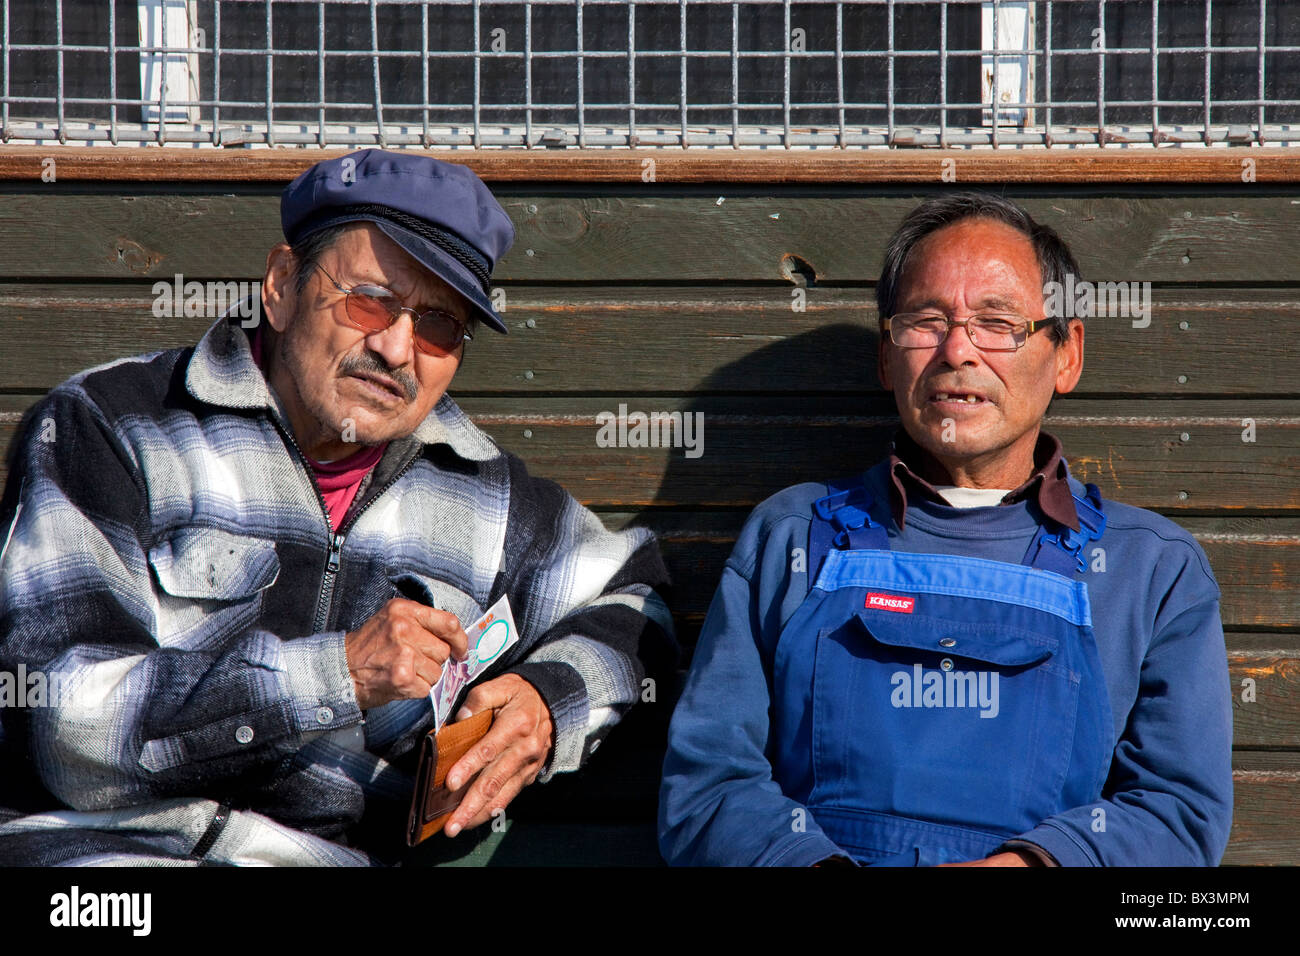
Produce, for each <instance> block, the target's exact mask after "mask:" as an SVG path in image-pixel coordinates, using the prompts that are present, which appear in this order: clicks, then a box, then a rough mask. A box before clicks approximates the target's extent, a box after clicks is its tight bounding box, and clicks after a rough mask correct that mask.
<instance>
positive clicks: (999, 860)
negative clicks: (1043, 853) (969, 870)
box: [938, 850, 1043, 866]
mask: <svg viewBox="0 0 1300 956" xmlns="http://www.w3.org/2000/svg"><path fill="white" fill-rule="evenodd" d="M1042 865H1043V861H1042V860H1040V859H1038V858H1037V857H1036V856H1034V855H1033V854H1032V853H1027V852H1025V851H1024V850H1011V851H1008V852H1006V853H994V854H993V855H992V856H986V857H985V858H984V859H982V860H966V861H965V862H962V863H939V864H938V866H1042Z"/></svg>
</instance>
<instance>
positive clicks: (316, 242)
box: [290, 222, 479, 336]
mask: <svg viewBox="0 0 1300 956" xmlns="http://www.w3.org/2000/svg"><path fill="white" fill-rule="evenodd" d="M351 225H354V223H351V222H341V223H339V224H338V225H337V226H326V227H325V228H324V229H317V230H316V231H315V232H310V233H308V234H307V235H306V236H304V237H302V238H301V239H299V240H298V243H297V244H296V245H294V246H291V247H290V248H291V249H292V251H293V257H294V259H296V260H297V262H298V266H297V270H298V271H297V272H296V273H295V275H294V291H295V292H296V293H297V294H298V295H299V296H301V295H302V294H303V291H304V290H305V289H306V288H307V283H308V282H309V281H311V274H312V273H313V272H315V271H316V263H318V262H319V261H320V257H321V256H322V255H324V253H325V251H326V250H327V249H329V248H330V247H331V246H332V245H334V243H336V242H338V239H339V236H341V235H343V233H344V231H345V230H346V229H347V228H348V226H351ZM478 327H479V319H478V315H477V314H476V313H475V312H473V311H472V310H471V311H470V312H469V315H468V316H467V317H466V322H465V328H466V329H467V330H468V331H469V334H470V335H471V336H474V335H477V334H478Z"/></svg>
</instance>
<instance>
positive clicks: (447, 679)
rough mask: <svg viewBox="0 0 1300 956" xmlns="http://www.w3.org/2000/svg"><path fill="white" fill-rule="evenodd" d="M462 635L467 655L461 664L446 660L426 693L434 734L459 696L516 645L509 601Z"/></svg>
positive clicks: (495, 606) (489, 611)
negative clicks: (466, 645) (431, 707)
mask: <svg viewBox="0 0 1300 956" xmlns="http://www.w3.org/2000/svg"><path fill="white" fill-rule="evenodd" d="M465 633H466V634H467V635H468V636H469V653H468V654H467V655H466V657H465V659H464V660H463V661H458V660H456V659H455V658H454V657H453V658H449V659H448V661H447V663H446V664H445V665H444V666H443V668H442V676H441V677H439V678H438V682H437V683H436V684H434V685H433V689H432V690H431V691H429V699H430V701H431V702H432V704H433V714H434V724H433V726H434V729H435V730H437V729H441V727H442V725H443V724H445V723H446V722H447V718H448V716H449V715H450V714H451V708H452V705H453V704H455V703H456V698H457V697H459V696H460V692H461V691H462V690H464V689H465V688H466V687H468V686H469V685H470V684H472V683H474V681H475V680H477V679H478V677H479V675H480V674H482V673H483V671H485V670H487V668H488V667H489V666H490V665H491V664H492V663H493V662H494V661H496V660H498V659H499V658H500V657H501V655H502V654H504V653H505V652H506V651H508V650H509V649H510V648H511V647H512V646H513V645H514V644H516V643H517V642H518V641H519V634H518V632H517V631H516V630H515V618H514V615H513V614H512V613H511V612H510V600H509V598H507V597H506V596H505V595H502V596H501V600H499V601H497V602H496V603H495V604H493V605H492V606H491V607H490V608H488V609H487V610H486V611H484V612H483V616H482V617H480V618H479V619H478V620H477V621H475V622H474V623H473V624H471V625H469V627H467V628H465Z"/></svg>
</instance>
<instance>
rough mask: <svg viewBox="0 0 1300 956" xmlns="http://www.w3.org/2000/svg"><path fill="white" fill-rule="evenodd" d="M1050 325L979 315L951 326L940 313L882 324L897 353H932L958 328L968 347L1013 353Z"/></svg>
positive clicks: (917, 314) (1000, 314) (1004, 315)
mask: <svg viewBox="0 0 1300 956" xmlns="http://www.w3.org/2000/svg"><path fill="white" fill-rule="evenodd" d="M1050 324H1051V323H1050V321H1048V320H1045V319H1035V320H1031V319H1025V318H1023V317H1021V316H1019V315H1016V314H1015V313H1014V312H980V313H978V314H976V315H972V316H971V317H970V318H969V319H967V320H966V321H964V322H954V321H953V320H952V319H950V318H949V317H948V316H946V315H944V314H942V313H940V312H900V313H899V314H898V315H895V316H893V317H892V318H888V319H885V321H884V326H885V329H886V330H887V331H888V332H889V338H890V340H891V341H892V342H893V343H894V344H895V345H897V346H898V347H899V348H900V349H932V348H934V347H935V346H936V345H940V344H941V343H942V342H943V340H944V339H946V338H947V337H948V332H949V330H950V329H951V328H952V327H953V326H954V325H961V326H965V328H966V334H967V335H969V336H970V340H971V344H972V345H974V346H975V347H976V348H977V349H981V350H983V351H985V352H1014V351H1016V350H1017V349H1019V348H1021V347H1022V346H1023V345H1024V344H1025V342H1026V341H1028V339H1029V336H1030V335H1032V334H1033V333H1035V332H1037V331H1038V330H1039V329H1042V328H1046V327H1047V326H1048V325H1050Z"/></svg>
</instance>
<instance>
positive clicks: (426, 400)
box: [266, 223, 469, 458]
mask: <svg viewBox="0 0 1300 956" xmlns="http://www.w3.org/2000/svg"><path fill="white" fill-rule="evenodd" d="M277 249H283V250H285V251H284V252H283V253H282V254H281V258H282V259H283V257H284V256H285V255H287V256H288V265H286V266H284V268H285V269H287V270H288V271H287V273H286V274H285V275H284V276H283V277H282V278H281V280H280V282H279V283H278V284H277V285H275V286H274V287H273V294H272V296H271V298H272V299H273V300H275V301H274V302H267V308H266V312H267V316H268V321H270V323H271V325H272V326H273V327H274V328H275V330H276V331H277V333H279V334H278V336H277V338H278V341H277V343H276V348H275V356H274V361H273V366H272V373H271V382H272V384H273V385H274V386H275V388H276V391H277V393H278V394H279V395H280V396H281V399H282V400H283V401H284V402H285V403H286V405H288V406H289V414H290V417H291V418H293V419H295V421H293V422H292V424H293V426H294V431H295V437H296V438H297V440H298V442H299V444H301V445H303V450H304V451H305V452H306V453H307V454H308V455H311V456H312V457H314V458H331V457H339V456H340V455H342V454H346V453H348V452H349V451H352V450H355V446H353V447H352V448H349V447H347V444H346V442H345V438H346V439H347V440H350V441H351V442H355V443H358V444H363V445H372V444H376V443H379V442H384V441H389V440H391V439H394V438H400V437H403V436H406V435H409V434H410V433H411V432H413V431H414V430H415V428H416V427H417V426H418V425H419V424H420V422H421V421H423V420H424V419H425V417H427V416H428V414H429V412H430V410H431V409H432V408H433V406H434V404H435V403H436V402H437V401H438V399H439V398H441V397H442V395H443V393H444V392H445V391H446V390H447V386H448V385H449V384H450V382H451V380H452V377H453V376H454V375H455V374H456V369H457V368H458V367H459V365H460V358H461V355H462V354H463V351H464V345H463V344H462V345H461V346H460V348H458V349H457V350H456V351H455V352H453V353H451V354H449V355H429V354H426V353H424V352H421V351H419V350H418V349H417V348H416V347H415V340H414V327H413V321H414V320H413V317H412V315H411V314H410V313H409V312H404V313H403V314H402V315H401V317H400V318H398V319H397V321H395V322H394V323H393V324H392V325H391V326H389V327H388V329H386V330H385V331H382V332H365V331H363V330H361V329H357V328H355V327H353V326H352V325H350V324H349V323H348V320H347V313H346V306H345V298H346V297H345V295H344V293H342V292H340V291H339V290H338V289H337V288H336V287H335V285H334V284H333V283H332V282H331V281H330V279H329V277H328V276H327V275H326V274H325V273H328V274H329V275H330V276H333V277H334V279H336V280H337V281H338V283H339V285H342V286H343V287H344V288H349V289H350V288H353V287H354V286H358V285H373V286H380V287H382V288H385V289H387V290H389V291H390V292H392V293H394V294H395V295H396V296H397V298H398V299H399V300H400V301H401V303H402V304H403V305H406V306H410V307H412V308H414V309H416V310H418V311H421V312H423V311H426V310H428V309H441V310H443V311H445V312H450V313H451V314H453V315H455V316H457V317H458V318H460V319H461V320H465V319H466V318H467V316H468V314H469V309H468V305H467V303H466V302H465V300H464V299H463V298H462V297H461V296H460V294H459V293H457V292H456V291H455V290H454V289H452V288H451V287H450V286H449V285H447V284H446V283H445V282H443V281H442V280H441V279H439V278H438V277H437V276H435V275H434V274H433V273H431V272H430V271H429V270H427V269H425V268H424V267H423V266H421V265H420V264H419V263H418V262H416V261H415V259H413V258H411V256H410V255H408V254H407V253H406V251H405V250H403V249H402V248H401V247H400V246H398V245H397V244H396V243H394V242H393V241H392V240H391V239H389V238H388V237H387V236H386V235H384V234H383V233H382V232H381V231H380V230H379V229H378V228H377V227H375V226H374V225H372V224H370V223H356V224H355V225H353V226H350V227H349V228H348V229H346V230H345V231H344V232H343V234H342V235H340V236H339V238H338V240H337V241H336V242H335V243H334V244H333V245H332V246H330V247H329V248H328V249H326V250H325V251H324V252H323V253H322V254H321V256H320V259H319V264H320V266H321V269H315V270H313V274H312V275H310V276H309V277H308V281H307V284H306V286H305V287H304V289H303V291H302V293H301V294H298V293H297V292H296V288H295V285H296V283H295V277H296V268H297V263H296V261H294V260H293V257H292V255H291V254H288V253H287V247H277ZM275 259H276V252H275V251H273V252H272V255H271V261H272V262H274V260H275ZM322 269H323V270H324V271H322ZM274 271H275V266H274V265H272V266H270V267H269V268H268V277H267V283H266V284H267V285H269V284H271V282H272V273H273V272H274ZM277 289H278V290H279V291H280V293H281V298H279V299H278V300H277V299H276V296H275V290H277ZM304 433H305V434H304Z"/></svg>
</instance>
